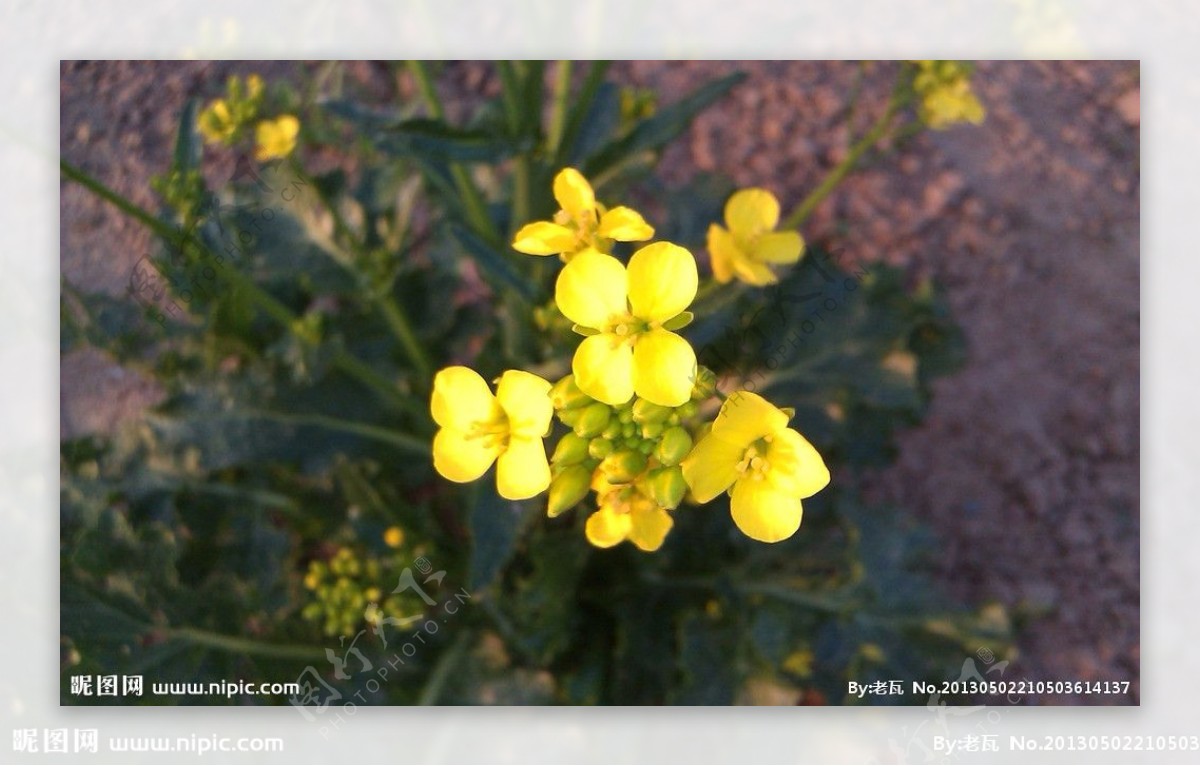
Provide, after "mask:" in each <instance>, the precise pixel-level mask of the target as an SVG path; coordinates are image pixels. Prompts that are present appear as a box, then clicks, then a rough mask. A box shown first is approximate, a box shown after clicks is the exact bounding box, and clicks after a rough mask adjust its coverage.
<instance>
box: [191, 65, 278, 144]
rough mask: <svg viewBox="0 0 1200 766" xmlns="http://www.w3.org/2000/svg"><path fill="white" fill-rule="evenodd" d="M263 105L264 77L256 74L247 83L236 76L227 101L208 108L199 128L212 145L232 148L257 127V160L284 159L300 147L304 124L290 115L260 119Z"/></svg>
mask: <svg viewBox="0 0 1200 766" xmlns="http://www.w3.org/2000/svg"><path fill="white" fill-rule="evenodd" d="M262 106H263V81H262V78H261V77H259V76H258V75H256V74H252V75H250V76H249V77H247V78H246V80H245V82H244V83H243V82H242V80H240V79H239V78H238V77H237V76H236V75H235V76H233V77H230V78H229V82H228V84H227V86H226V95H225V98H218V99H216V100H214V101H213V102H212V103H210V104H209V105H208V106H207V107H205V108H204V111H202V112H200V116H199V117H198V118H197V120H196V127H197V129H198V130H199V131H200V134H201V135H202V136H204V139H205V140H206V141H207V142H208V143H210V144H223V145H225V146H232V145H234V144H236V143H237V142H238V141H240V140H241V138H242V136H243V135H245V134H246V132H247V131H248V130H249V128H250V126H251V125H252V124H253V125H254V144H255V147H254V157H255V159H257V160H259V161H260V162H265V161H267V160H275V159H282V158H284V157H286V156H288V155H289V154H291V153H292V150H293V149H295V148H296V138H297V137H298V136H299V135H300V121H299V120H298V119H296V118H295V116H293V115H290V114H283V115H279V116H277V117H275V118H270V119H259V116H260V113H261V111H262ZM256 120H257V122H256Z"/></svg>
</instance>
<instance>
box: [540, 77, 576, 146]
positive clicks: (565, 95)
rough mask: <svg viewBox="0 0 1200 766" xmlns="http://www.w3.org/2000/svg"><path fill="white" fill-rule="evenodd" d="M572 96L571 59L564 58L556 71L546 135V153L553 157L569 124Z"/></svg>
mask: <svg viewBox="0 0 1200 766" xmlns="http://www.w3.org/2000/svg"><path fill="white" fill-rule="evenodd" d="M570 97H571V61H570V59H563V60H562V61H559V62H558V67H557V69H556V71H555V73H554V101H553V108H552V109H551V111H550V128H549V131H548V133H547V135H546V154H547V155H549V156H551V157H553V156H555V155H556V154H557V153H558V147H559V144H560V143H561V142H562V137H563V130H564V129H565V128H566V125H567V109H568V108H569V106H570V104H569V103H568V101H569V99H570Z"/></svg>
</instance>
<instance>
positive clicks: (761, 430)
mask: <svg viewBox="0 0 1200 766" xmlns="http://www.w3.org/2000/svg"><path fill="white" fill-rule="evenodd" d="M787 422H788V415H787V414H786V413H785V412H783V411H782V410H780V409H779V408H778V407H775V406H774V405H772V404H771V403H770V402H768V401H767V400H765V399H763V398H762V397H761V396H759V395H757V394H752V393H750V392H749V391H738V392H737V393H734V394H733V395H731V396H730V397H729V398H728V399H727V400H726V401H725V403H724V404H723V405H721V411H720V412H719V413H718V414H717V419H716V420H715V421H713V425H712V430H711V431H710V432H709V433H708V434H707V435H706V436H704V438H702V439H700V441H699V442H698V443H697V444H696V447H695V448H694V449H693V450H692V452H691V454H689V455H688V456H687V457H686V458H685V459H684V461H683V475H684V478H685V479H686V480H687V483H688V486H689V487H691V489H692V493H693V495H694V496H695V498H696V500H697V501H698V502H700V503H707V502H708V501H709V500H712V499H713V498H714V497H716V496H717V495H719V494H721V493H722V492H724V491H726V490H729V492H730V497H731V502H730V510H731V512H732V514H733V521H734V523H735V524H737V526H738V529H740V530H742V532H743V533H744V534H745V535H746V536H747V537H750V538H752V539H754V540H759V541H761V542H764V543H775V542H779V541H780V540H785V539H787V538H789V537H791V536H792V535H793V534H795V532H796V530H797V529H799V528H800V520H801V518H802V516H803V508H802V506H801V503H800V501H801V500H802V499H803V498H806V497H810V496H812V495H814V494H816V493H817V492H819V491H820V490H821V489H823V488H824V487H825V486H826V485H827V484H828V483H829V469H828V468H826V467H825V461H824V460H822V459H821V455H820V454H819V453H818V452H817V450H816V449H815V448H814V447H813V446H812V445H811V444H809V442H808V440H807V439H805V438H804V437H803V436H801V435H800V434H799V433H797V432H796V431H794V430H792V429H790V428H788V427H787Z"/></svg>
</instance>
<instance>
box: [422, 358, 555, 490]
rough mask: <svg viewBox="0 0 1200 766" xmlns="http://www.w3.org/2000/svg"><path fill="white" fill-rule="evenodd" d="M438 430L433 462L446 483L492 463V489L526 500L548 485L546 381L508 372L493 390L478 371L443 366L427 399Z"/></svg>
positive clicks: (474, 475) (476, 473)
mask: <svg viewBox="0 0 1200 766" xmlns="http://www.w3.org/2000/svg"><path fill="white" fill-rule="evenodd" d="M430 410H431V411H432V413H433V419H434V422H436V423H437V424H438V425H439V426H441V430H439V431H438V432H437V434H436V435H435V436H434V438H433V465H434V468H436V469H437V472H438V473H440V474H441V475H442V476H444V477H446V478H447V479H449V480H450V481H456V482H469V481H474V480H475V479H478V478H479V477H480V476H482V475H483V474H484V473H485V472H486V471H487V470H488V468H490V467H491V465H492V463H496V465H497V468H496V488H497V490H498V491H499V492H500V495H501V496H502V497H504V498H507V499H509V500H524V499H526V498H530V497H533V496H534V495H537V494H540V493H542V492H544V491H545V490H546V488H547V487H549V486H550V465H549V463H548V462H547V460H546V450H545V447H544V446H543V445H542V437H543V436H544V435H545V434H546V432H547V430H549V428H550V418H551V416H552V415H553V407H552V406H551V404H550V384H549V383H548V382H546V381H544V380H542V379H541V378H539V377H538V376H537V375H533V374H531V373H528V372H522V371H520V370H509V371H508V372H506V373H504V375H502V376H501V377H500V382H499V383H498V384H497V386H496V394H495V396H493V395H492V392H491V391H490V390H489V389H488V385H487V383H486V382H485V381H484V379H483V378H481V377H480V376H479V373H477V372H475V371H474V370H471V369H469V368H467V367H447V368H446V369H444V370H442V371H441V372H439V373H438V374H437V376H436V377H435V378H434V381H433V397H432V399H431V402H430Z"/></svg>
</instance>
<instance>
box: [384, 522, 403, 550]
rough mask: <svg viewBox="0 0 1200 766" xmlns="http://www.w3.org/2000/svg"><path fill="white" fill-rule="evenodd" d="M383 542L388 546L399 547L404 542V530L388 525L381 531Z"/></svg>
mask: <svg viewBox="0 0 1200 766" xmlns="http://www.w3.org/2000/svg"><path fill="white" fill-rule="evenodd" d="M383 542H384V543H386V544H387V547H389V548H399V547H400V546H401V545H403V544H404V530H403V529H401V528H400V527H388V528H387V529H385V530H384V531H383Z"/></svg>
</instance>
